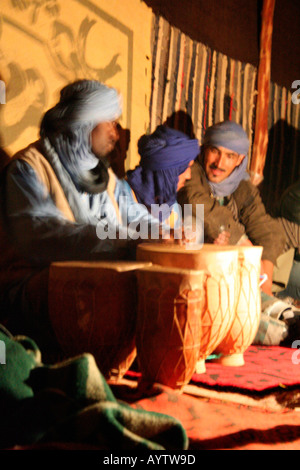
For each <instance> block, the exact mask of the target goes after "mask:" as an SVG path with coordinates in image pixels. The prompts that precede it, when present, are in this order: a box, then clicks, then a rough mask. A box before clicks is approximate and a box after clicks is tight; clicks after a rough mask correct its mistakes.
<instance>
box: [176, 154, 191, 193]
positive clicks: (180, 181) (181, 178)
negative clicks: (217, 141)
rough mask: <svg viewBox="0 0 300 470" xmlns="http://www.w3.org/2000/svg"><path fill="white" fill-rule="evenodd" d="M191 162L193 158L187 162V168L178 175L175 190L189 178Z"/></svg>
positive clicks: (181, 186)
mask: <svg viewBox="0 0 300 470" xmlns="http://www.w3.org/2000/svg"><path fill="white" fill-rule="evenodd" d="M193 163H194V160H192V161H191V162H190V163H189V166H188V167H187V169H186V170H185V171H184V172H183V173H181V174H180V175H179V176H178V183H177V191H179V189H181V188H183V186H184V183H185V182H186V180H190V179H191V166H192V165H193Z"/></svg>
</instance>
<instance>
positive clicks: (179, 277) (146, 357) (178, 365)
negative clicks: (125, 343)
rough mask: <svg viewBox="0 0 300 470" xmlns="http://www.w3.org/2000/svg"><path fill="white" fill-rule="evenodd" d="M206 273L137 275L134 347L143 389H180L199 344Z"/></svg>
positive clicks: (153, 270)
mask: <svg viewBox="0 0 300 470" xmlns="http://www.w3.org/2000/svg"><path fill="white" fill-rule="evenodd" d="M205 277H206V276H205V273H204V272H203V271H196V270H195V271H192V270H185V269H175V268H167V267H161V266H152V267H149V268H143V269H140V270H139V271H137V278H138V293H139V302H138V316H137V332H136V347H137V357H138V362H139V365H140V370H141V373H142V380H141V382H142V383H150V384H153V383H155V382H158V383H162V384H164V385H167V386H169V387H172V388H174V389H179V390H180V389H182V387H183V386H184V385H186V384H187V383H188V382H189V381H190V379H191V377H192V375H193V373H194V371H195V366H196V363H197V360H198V356H199V349H200V344H201V314H202V310H203V308H204V305H205V295H204V293H205V291H204V282H205Z"/></svg>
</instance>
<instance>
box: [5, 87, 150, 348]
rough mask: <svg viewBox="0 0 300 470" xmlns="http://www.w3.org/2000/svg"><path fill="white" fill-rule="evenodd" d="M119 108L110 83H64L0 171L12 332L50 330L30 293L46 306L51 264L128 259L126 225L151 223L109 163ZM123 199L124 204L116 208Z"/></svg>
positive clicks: (7, 301) (131, 253) (7, 311)
mask: <svg viewBox="0 0 300 470" xmlns="http://www.w3.org/2000/svg"><path fill="white" fill-rule="evenodd" d="M121 112H122V107H121V98H120V96H119V94H118V93H117V91H116V90H115V89H113V88H110V87H107V86H106V85H104V84H102V83H99V82H98V81H96V80H79V81H77V82H75V83H72V84H70V85H67V86H66V87H64V88H63V89H62V91H61V93H60V99H59V102H58V103H57V104H56V105H55V106H54V107H53V108H51V109H49V110H48V111H47V112H46V113H45V115H44V117H43V119H42V122H41V127H40V139H39V140H38V141H37V142H35V143H33V144H31V145H29V146H28V147H27V148H26V149H23V150H21V151H20V152H18V153H17V154H16V155H15V156H14V157H13V158H12V159H11V161H10V162H9V164H8V165H7V166H6V168H5V170H4V172H3V175H2V181H1V192H2V194H1V204H0V206H1V207H0V215H1V225H2V228H3V229H4V230H2V232H1V237H0V238H1V239H0V245H1V266H0V267H1V270H0V273H1V274H0V307H1V312H2V314H4V315H5V316H6V317H7V326H8V328H9V329H10V330H11V331H12V332H13V333H19V332H21V333H22V334H28V335H29V336H32V337H33V338H34V339H36V340H37V338H36V334H37V331H32V329H31V327H33V325H34V324H37V329H39V333H40V332H41V330H42V328H43V326H44V329H45V330H47V329H49V330H50V326H49V325H48V324H47V321H46V319H45V318H44V319H43V320H42V321H38V320H37V318H38V315H39V313H38V312H34V309H35V308H34V306H33V304H30V303H29V302H28V299H29V298H31V300H33V301H34V304H35V307H36V310H38V311H39V312H41V310H42V309H45V310H46V305H47V299H46V293H47V279H48V267H49V265H50V263H51V262H53V261H66V260H102V259H124V258H125V259H128V258H129V259H132V258H133V257H134V256H135V244H136V242H135V241H133V238H134V237H133V236H132V235H133V234H132V233H131V234H129V232H128V231H127V227H128V226H129V225H130V224H131V223H136V225H137V223H138V222H139V223H141V222H144V223H145V224H151V222H153V220H152V219H151V216H150V215H149V212H148V211H147V209H146V208H143V207H142V206H141V205H139V204H137V203H136V201H135V200H134V199H133V197H132V192H131V190H130V188H129V186H128V183H127V182H126V181H122V180H118V179H117V178H116V177H115V176H114V174H113V172H112V171H111V169H110V168H109V160H108V155H109V153H110V152H111V151H112V149H113V148H114V146H115V143H116V142H117V139H118V133H117V129H116V120H117V119H118V118H119V117H120V115H121ZM121 198H123V199H124V198H125V199H126V200H127V205H123V206H122V207H121V205H120V201H121ZM129 208H131V209H135V208H137V209H138V210H131V211H130V210H129ZM156 224H157V225H158V223H157V221H156ZM109 230H111V232H109ZM132 231H134V230H133V229H132ZM109 233H112V236H108V234H109ZM121 234H122V236H121ZM114 235H115V236H114ZM136 235H137V237H136V238H137V239H138V237H139V234H136ZM30 286H35V287H36V289H37V290H38V291H39V292H38V294H37V295H35V296H33V295H32V290H31V287H30ZM33 297H34V298H33ZM39 297H40V305H39V308H38V306H37V303H38V302H39ZM35 313H36V314H37V317H36V318H34V315H35ZM0 320H1V321H2V323H3V322H4V319H3V318H0ZM46 333H47V331H46ZM38 343H39V344H41V343H42V339H41V338H40V340H39V341H38Z"/></svg>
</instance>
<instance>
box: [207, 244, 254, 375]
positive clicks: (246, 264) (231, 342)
mask: <svg viewBox="0 0 300 470" xmlns="http://www.w3.org/2000/svg"><path fill="white" fill-rule="evenodd" d="M237 250H238V253H239V284H240V287H239V291H238V297H237V306H236V312H235V316H234V320H233V322H232V324H231V326H230V328H229V331H228V333H227V335H226V338H225V339H224V340H223V341H222V342H221V343H220V344H219V346H218V348H217V351H216V352H219V353H222V356H221V357H220V359H219V360H218V362H221V363H222V364H224V365H227V366H242V365H244V358H243V353H244V352H245V351H246V349H247V348H248V347H249V346H250V344H251V343H252V341H253V340H254V337H255V335H256V332H257V329H258V326H259V321H260V315H261V295H260V288H259V276H260V264H261V255H262V250H263V248H262V247H260V246H253V247H251V246H249V247H248V246H247V247H243V246H240V247H237Z"/></svg>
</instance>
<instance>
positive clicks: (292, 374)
mask: <svg viewBox="0 0 300 470" xmlns="http://www.w3.org/2000/svg"><path fill="white" fill-rule="evenodd" d="M244 360H245V365H244V366H241V367H227V366H223V365H221V364H218V363H217V362H214V361H213V360H207V361H206V363H205V367H206V373H204V374H194V375H193V376H192V379H191V382H190V384H192V385H195V386H200V387H208V388H213V389H214V390H224V391H225V390H226V391H237V392H241V393H242V392H243V391H244V392H245V393H247V392H264V391H265V392H268V391H272V390H273V389H278V388H281V389H282V388H289V387H297V386H300V350H298V349H293V348H284V347H280V346H250V347H249V348H248V350H247V351H246V352H245V354H244ZM126 377H127V378H129V379H134V380H138V378H139V377H140V373H139V372H136V371H129V372H128V373H127V375H126Z"/></svg>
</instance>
